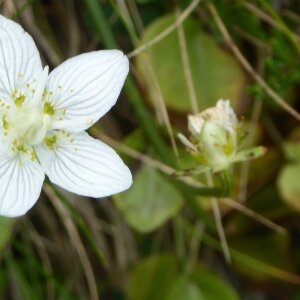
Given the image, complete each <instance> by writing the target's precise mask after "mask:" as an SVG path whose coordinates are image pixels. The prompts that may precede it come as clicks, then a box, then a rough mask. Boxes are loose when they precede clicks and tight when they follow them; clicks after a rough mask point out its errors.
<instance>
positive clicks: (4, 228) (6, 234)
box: [0, 217, 14, 250]
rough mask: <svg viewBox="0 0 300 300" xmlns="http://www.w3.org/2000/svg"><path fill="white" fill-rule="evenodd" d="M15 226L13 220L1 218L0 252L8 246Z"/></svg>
mask: <svg viewBox="0 0 300 300" xmlns="http://www.w3.org/2000/svg"><path fill="white" fill-rule="evenodd" d="M13 224H14V221H13V220H12V219H9V218H3V217H0V250H1V249H2V248H3V247H4V246H5V245H6V243H7V241H8V239H9V238H10V236H11V232H12V228H13Z"/></svg>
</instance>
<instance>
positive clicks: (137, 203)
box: [115, 166, 183, 232]
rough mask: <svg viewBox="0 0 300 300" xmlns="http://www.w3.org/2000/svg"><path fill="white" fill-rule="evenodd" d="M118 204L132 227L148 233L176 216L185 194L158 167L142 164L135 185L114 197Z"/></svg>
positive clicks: (134, 181)
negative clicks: (160, 172)
mask: <svg viewBox="0 0 300 300" xmlns="http://www.w3.org/2000/svg"><path fill="white" fill-rule="evenodd" d="M115 203H116V206H117V208H118V209H119V210H120V211H121V213H122V214H123V216H124V217H125V219H126V220H127V222H128V223H129V224H130V225H131V226H132V227H133V228H135V229H136V230H138V231H140V232H149V231H152V230H154V229H156V228H158V227H159V226H160V225H162V224H163V223H164V222H166V221H167V220H168V219H169V218H171V217H173V216H174V215H176V213H177V212H178V211H179V210H180V208H181V206H182V203H183V197H182V195H181V194H180V193H179V191H178V190H177V189H176V188H175V187H174V186H173V185H172V184H171V183H169V181H168V180H167V179H166V178H165V177H163V176H162V175H161V174H159V173H158V172H157V171H156V170H154V169H152V168H150V167H148V166H143V167H142V168H141V169H140V171H139V172H138V173H137V175H136V177H135V179H134V180H133V186H132V187H131V188H130V189H129V190H128V191H127V192H125V193H122V194H120V195H117V196H115Z"/></svg>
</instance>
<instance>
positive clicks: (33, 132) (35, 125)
mask: <svg viewBox="0 0 300 300" xmlns="http://www.w3.org/2000/svg"><path fill="white" fill-rule="evenodd" d="M11 120H12V124H11V125H12V126H11V130H12V133H13V135H14V136H15V137H16V138H17V139H19V140H21V141H22V142H24V143H26V144H29V145H32V146H34V145H37V144H39V143H41V142H42V141H43V140H44V138H45V136H46V134H47V131H48V129H49V127H50V116H49V115H48V114H44V113H42V112H39V111H38V110H37V109H35V108H20V109H16V111H15V112H14V113H13V115H12V118H11Z"/></svg>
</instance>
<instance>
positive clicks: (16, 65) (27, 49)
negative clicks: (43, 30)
mask: <svg viewBox="0 0 300 300" xmlns="http://www.w3.org/2000/svg"><path fill="white" fill-rule="evenodd" d="M0 61H1V64H0V99H1V100H2V101H4V102H6V103H7V104H10V103H11V102H12V95H13V94H14V93H17V92H20V90H25V89H26V88H27V89H28V87H29V85H30V84H31V83H32V84H33V83H34V80H36V79H37V78H38V76H39V75H40V74H41V72H42V70H43V69H42V64H41V59H40V55H39V52H38V50H37V48H36V46H35V43H34V41H33V39H32V38H31V36H30V35H29V34H28V33H26V32H25V31H24V30H23V28H22V27H21V26H20V25H19V24H17V23H15V22H13V21H11V20H9V19H7V18H5V17H3V16H0Z"/></svg>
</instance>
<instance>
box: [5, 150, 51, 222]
mask: <svg viewBox="0 0 300 300" xmlns="http://www.w3.org/2000/svg"><path fill="white" fill-rule="evenodd" d="M44 178H45V175H44V172H43V170H42V168H41V166H40V165H39V163H38V162H37V161H31V160H28V159H26V158H25V159H23V157H22V154H18V155H15V156H14V157H10V158H7V157H5V156H1V158H0V215H1V216H5V217H17V216H21V215H23V214H25V213H26V212H27V211H28V210H29V209H30V208H31V207H32V206H33V205H34V203H35V202H36V201H37V199H38V198H39V196H40V193H41V188H42V185H43V181H44Z"/></svg>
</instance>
